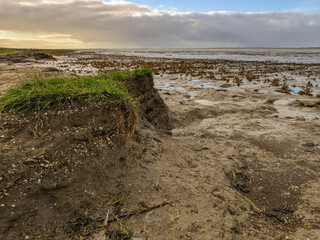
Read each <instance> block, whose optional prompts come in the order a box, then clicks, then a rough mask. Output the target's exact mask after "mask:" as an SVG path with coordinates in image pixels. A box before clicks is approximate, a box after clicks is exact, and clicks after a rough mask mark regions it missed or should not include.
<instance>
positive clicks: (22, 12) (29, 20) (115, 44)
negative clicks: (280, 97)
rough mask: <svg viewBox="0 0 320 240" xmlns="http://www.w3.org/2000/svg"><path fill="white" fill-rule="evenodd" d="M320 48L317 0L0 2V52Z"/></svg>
mask: <svg viewBox="0 0 320 240" xmlns="http://www.w3.org/2000/svg"><path fill="white" fill-rule="evenodd" d="M1 46H2V47H26V48H31V47H32V48H137V47H162V48H163V47H165V48H169V47H170V48H171V47H320V0H193V1H192V0H177V1H169V0H136V1H135V0H133V1H132V2H128V1H124V0H109V1H107V0H105V1H103V0H10V1H9V0H0V47H1Z"/></svg>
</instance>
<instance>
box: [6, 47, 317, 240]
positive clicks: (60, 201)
mask: <svg viewBox="0 0 320 240" xmlns="http://www.w3.org/2000/svg"><path fill="white" fill-rule="evenodd" d="M50 56H51V55H50ZM52 58H54V59H51V58H50V57H48V58H46V57H45V56H44V55H42V57H41V58H39V57H38V59H37V58H36V57H34V56H28V57H27V58H23V59H24V60H23V61H22V60H15V61H12V60H10V57H7V55H6V57H2V59H3V60H1V59H0V60H1V61H0V94H2V95H3V94H4V93H5V92H6V90H8V89H9V88H11V87H12V86H14V85H15V84H16V83H18V82H20V81H25V80H27V79H30V78H31V77H33V76H34V75H41V76H43V77H50V76H59V75H68V76H71V75H92V74H93V75H94V74H97V73H98V72H99V71H101V70H104V69H112V68H124V69H134V68H141V67H147V68H152V69H153V73H154V87H155V90H154V91H155V93H154V94H152V95H150V96H149V97H147V98H145V101H146V102H148V101H153V103H152V104H149V105H148V104H147V105H146V107H145V108H144V111H145V112H146V113H150V112H152V110H153V108H156V106H157V103H158V105H159V106H160V105H161V109H162V110H161V111H162V114H154V115H152V114H151V115H146V116H143V117H141V119H140V121H138V123H137V127H136V131H135V134H134V135H133V136H132V137H131V139H130V140H129V141H128V142H127V143H126V145H125V146H123V147H122V148H121V150H117V148H115V149H113V153H112V150H110V149H108V151H107V152H105V153H103V154H101V155H100V156H99V159H100V160H101V161H99V162H98V163H96V167H98V168H100V169H103V171H104V172H103V173H101V172H100V171H98V170H93V169H94V167H92V168H90V170H88V171H91V172H94V171H97V172H96V173H95V175H96V176H97V177H96V178H90V179H88V178H87V177H86V174H85V172H86V171H85V169H81V171H82V174H83V182H81V181H80V182H77V183H76V184H75V185H73V186H72V179H69V178H66V179H64V180H59V181H60V182H61V186H62V187H57V185H54V187H48V188H47V189H46V188H45V187H43V186H42V185H41V186H42V187H41V186H40V189H39V191H40V192H41V195H40V196H41V198H42V199H39V200H38V202H37V204H38V206H39V208H37V210H34V209H26V208H21V207H19V203H20V202H27V201H28V198H27V197H24V196H23V195H19V194H18V192H19V191H21V189H19V188H15V184H17V186H18V185H19V187H20V186H22V189H23V190H24V191H25V190H26V189H25V188H24V187H23V185H21V182H23V181H25V180H26V179H28V174H25V175H23V176H20V177H17V178H18V180H17V178H14V181H13V180H10V179H7V178H5V177H1V178H0V181H1V184H2V185H1V186H6V187H7V186H10V188H8V189H9V190H8V191H3V190H4V188H3V189H2V190H1V191H2V192H1V195H0V196H1V199H0V205H1V206H0V209H1V208H2V209H4V208H6V209H10V212H12V214H11V215H12V216H11V217H10V219H9V220H8V219H4V220H5V221H1V222H5V224H3V225H2V226H1V232H2V233H1V234H2V235H1V237H2V238H3V239H13V238H12V237H18V238H19V237H21V238H25V239H42V238H43V239H47V238H48V237H51V238H52V239H66V238H70V239H77V238H79V239H80V238H81V237H83V238H84V239H90V238H91V239H120V237H123V238H122V239H126V238H125V236H126V237H127V239H130V238H133V239H319V236H320V219H319V214H320V208H319V202H320V190H319V186H320V175H319V170H320V138H319V135H320V95H319V90H320V89H319V84H320V63H315V62H312V63H309V64H304V63H290V62H289V63H284V62H282V63H280V62H271V61H269V62H266V61H231V60H221V59H220V60H219V59H181V58H161V57H150V56H148V57H144V56H140V55H139V56H137V55H134V54H132V56H128V54H126V55H125V54H121V53H100V52H99V51H75V52H68V53H67V54H61V55H60V54H59V56H53V57H52ZM15 59H17V57H16V58H15ZM18 59H21V58H18ZM158 93H159V94H160V96H161V98H162V100H163V101H164V104H165V105H166V106H164V105H163V106H162V100H160V98H158V95H157V94H158ZM155 94H156V95H155ZM155 98H156V101H155V100H154V99H155ZM152 99H153V100H152ZM164 111H166V112H167V115H166V116H168V119H169V120H168V121H167V123H168V124H167V125H166V124H157V123H158V122H159V123H162V121H160V120H161V117H163V112H164ZM77 114H78V115H77V116H76V119H78V120H79V121H80V120H81V122H82V124H85V123H84V122H85V119H81V114H80V113H77ZM79 114H80V115H79ZM103 114H104V113H101V114H100V115H99V118H98V120H97V122H99V124H103V122H104V120H103ZM84 116H86V117H87V118H89V117H91V113H90V112H89V113H86V114H84ZM159 119H160V120H159ZM158 120H159V121H158ZM93 122H94V121H93ZM0 126H1V129H2V130H3V134H1V138H3V139H4V138H7V137H8V136H6V133H5V130H6V129H7V128H8V126H7V125H6V124H5V119H1V124H0ZM76 127H77V126H73V125H72V126H68V131H71V133H70V134H71V135H72V134H75V137H74V138H70V139H71V140H72V141H77V142H76V143H77V144H79V146H78V148H76V146H77V144H74V142H71V143H70V139H69V140H68V141H66V142H65V143H69V144H73V145H72V146H73V147H74V148H76V149H77V150H76V151H75V152H77V151H78V152H79V154H81V153H82V152H84V151H85V147H84V146H82V145H81V144H83V139H86V137H87V135H86V134H88V133H87V132H85V131H84V132H81V131H80V130H81V129H80V130H79V129H77V128H76ZM99 127H102V129H100V131H103V127H104V126H97V128H98V129H99ZM57 131H58V130H57ZM73 131H80V133H79V134H80V135H81V134H82V133H83V134H82V135H83V136H82V135H81V136H80V137H79V136H76V135H77V134H78V132H73ZM66 133H67V132H66ZM68 134H69V133H68ZM68 134H66V135H65V138H68ZM79 134H78V135H79ZM37 137H39V136H37V133H34V136H32V137H30V142H29V143H28V140H26V143H27V144H25V146H26V147H28V148H33V147H34V146H32V142H34V141H35V140H34V138H37ZM92 137H93V138H95V136H92ZM1 141H2V140H1V139H0V143H1ZM101 141H102V140H101V139H100V140H99V139H97V142H99V143H100V144H101V146H100V145H99V146H98V148H99V149H100V147H101V149H103V148H104V146H103V143H104V142H101ZM107 145H108V144H107ZM109 145H110V144H109ZM109 145H108V146H109ZM111 145H112V144H111ZM3 146H5V145H3ZM16 147H18V146H17V144H16V143H15V139H14V138H12V139H11V140H10V141H6V148H2V149H1V154H3V155H4V154H7V153H8V152H10V151H11V150H10V149H12V148H16ZM109 147H110V146H109ZM91 149H93V146H91ZM101 149H100V150H99V151H102V150H101ZM73 154H74V153H73ZM40 155H41V154H40ZM73 156H75V155H73ZM79 156H80V155H79ZM12 157H13V159H14V157H15V156H12ZM19 157H21V156H19ZM94 159H96V156H95V158H94ZM0 160H1V157H0ZM104 160H105V161H104ZM86 161H90V159H86ZM13 162H14V163H13V164H5V165H2V166H1V167H2V169H1V172H3V173H7V172H8V171H15V169H18V168H19V162H18V161H16V160H13ZM39 164H43V165H41V167H42V169H44V170H45V171H47V169H46V168H47V167H46V165H47V164H50V163H46V162H41V161H39ZM93 164H94V163H93ZM104 164H105V165H104ZM80 168H81V167H80ZM74 169H77V167H76V166H75V167H74ZM68 171H70V169H69V170H68ZM75 171H77V170H75ZM100 176H103V178H102V177H101V178H100ZM51 180H52V178H51ZM43 181H45V177H44V180H43ZM64 181H65V182H68V183H67V184H65V185H66V187H63V186H64V185H63V182H64ZM77 181H79V179H78V180H77ZM60 182H59V184H60ZM50 184H51V183H50ZM81 184H83V185H87V188H86V192H85V193H83V194H79V193H78V192H77V189H75V186H77V187H78V186H79V185H81ZM50 186H51V185H50ZM67 186H68V187H67ZM65 188H66V189H68V191H67V192H66V191H64V189H65ZM97 189H98V190H97ZM101 189H103V190H101ZM73 194H78V195H77V196H72V197H70V199H72V202H68V201H69V200H68V198H69V197H66V196H71V195H73ZM27 195H28V194H27ZM22 198H24V200H21V199H22ZM31 200H32V197H30V201H31ZM68 204H69V205H75V206H76V207H75V209H76V211H75V209H73V210H72V212H68V208H67V207H66V206H68ZM28 206H32V207H33V206H34V205H32V204H30V205H28ZM48 209H50V210H48ZM44 214H45V216H43V215H44ZM59 214H60V216H61V217H59ZM23 222H24V223H23ZM34 226H36V227H34ZM41 226H42V227H41ZM10 237H11V238H10ZM117 237H118V238H117Z"/></svg>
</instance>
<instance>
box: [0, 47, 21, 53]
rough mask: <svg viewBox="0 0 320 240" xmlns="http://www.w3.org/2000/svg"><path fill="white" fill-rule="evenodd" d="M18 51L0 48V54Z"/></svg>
mask: <svg viewBox="0 0 320 240" xmlns="http://www.w3.org/2000/svg"><path fill="white" fill-rule="evenodd" d="M16 51H18V50H17V49H9V48H0V53H12V52H16Z"/></svg>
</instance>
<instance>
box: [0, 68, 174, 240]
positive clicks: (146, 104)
mask: <svg viewBox="0 0 320 240" xmlns="http://www.w3.org/2000/svg"><path fill="white" fill-rule="evenodd" d="M125 81H126V84H127V85H128V90H129V92H132V93H133V94H134V96H135V97H136V98H137V99H138V101H139V104H138V107H137V108H138V109H133V110H132V109H130V110H129V109H127V108H126V106H119V107H117V108H110V107H108V106H106V104H105V103H101V102H100V103H99V102H98V103H90V104H89V103H87V104H83V105H77V106H76V107H72V106H63V107H61V108H59V109H58V110H54V109H52V110H50V109H49V110H47V111H45V112H43V113H41V114H40V115H36V114H33V113H29V114H24V115H21V114H18V113H15V114H12V113H6V112H3V113H1V115H0V117H1V118H0V129H1V132H2V136H1V141H0V149H1V155H0V161H1V169H0V176H1V179H0V184H1V195H0V202H1V206H2V207H1V219H2V220H1V224H0V230H1V238H2V239H21V238H24V237H25V236H30V237H31V236H32V237H33V238H34V237H40V238H45V239H47V238H50V237H52V238H59V237H61V238H62V239H66V238H68V237H76V236H77V235H79V236H80V235H85V234H83V232H82V230H81V229H82V225H88V226H90V227H92V231H91V233H93V232H94V228H96V227H98V225H99V224H100V223H101V222H100V219H94V218H92V216H89V215H85V212H86V211H87V210H88V211H91V210H93V209H94V208H95V207H96V205H97V204H100V203H101V202H102V201H103V200H105V199H106V196H108V195H110V188H109V187H108V182H109V181H110V178H117V179H119V180H120V182H121V177H122V174H123V172H122V171H120V172H118V173H116V172H114V169H113V167H112V166H114V165H118V164H121V163H122V162H123V159H124V158H125V156H126V150H125V147H126V144H127V142H128V141H129V139H130V137H131V136H132V135H133V134H134V131H135V128H136V124H137V122H139V124H140V125H145V126H147V127H148V128H150V129H168V128H170V123H169V117H168V108H167V106H166V105H165V104H164V102H163V100H162V99H161V97H160V96H159V94H158V92H157V91H156V90H155V89H154V88H153V78H152V74H151V73H150V74H147V75H144V76H140V78H139V77H135V78H132V79H131V78H130V79H125ZM142 84H143V85H142ZM138 115H139V116H138ZM118 174H119V175H118ZM110 196H111V195H110ZM79 219H82V220H79ZM79 221H80V222H79ZM60 227H61V229H60ZM59 229H60V230H59ZM37 233H40V234H39V236H36V234H37ZM89 235H90V234H89Z"/></svg>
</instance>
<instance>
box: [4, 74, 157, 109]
mask: <svg viewBox="0 0 320 240" xmlns="http://www.w3.org/2000/svg"><path fill="white" fill-rule="evenodd" d="M150 74H151V70H148V69H140V70H134V71H122V70H113V71H109V72H104V73H103V74H101V75H99V76H86V77H56V78H51V79H41V78H34V79H33V80H31V81H29V82H24V83H21V84H20V85H18V86H17V87H15V88H13V89H10V90H8V91H7V93H6V94H5V95H4V96H3V97H2V98H0V111H10V110H13V111H19V112H32V111H36V112H38V113H39V112H42V111H43V110H45V109H48V108H57V107H61V105H64V104H72V105H76V104H78V103H85V102H93V101H99V102H101V101H103V102H105V103H106V104H107V105H108V106H110V107H115V106H127V107H128V106H129V107H134V106H136V104H137V101H136V99H135V98H134V97H133V96H132V95H131V94H130V93H129V91H128V89H127V87H126V86H127V85H129V84H128V81H131V80H133V79H142V80H143V79H144V78H146V77H147V76H149V75H150Z"/></svg>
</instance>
